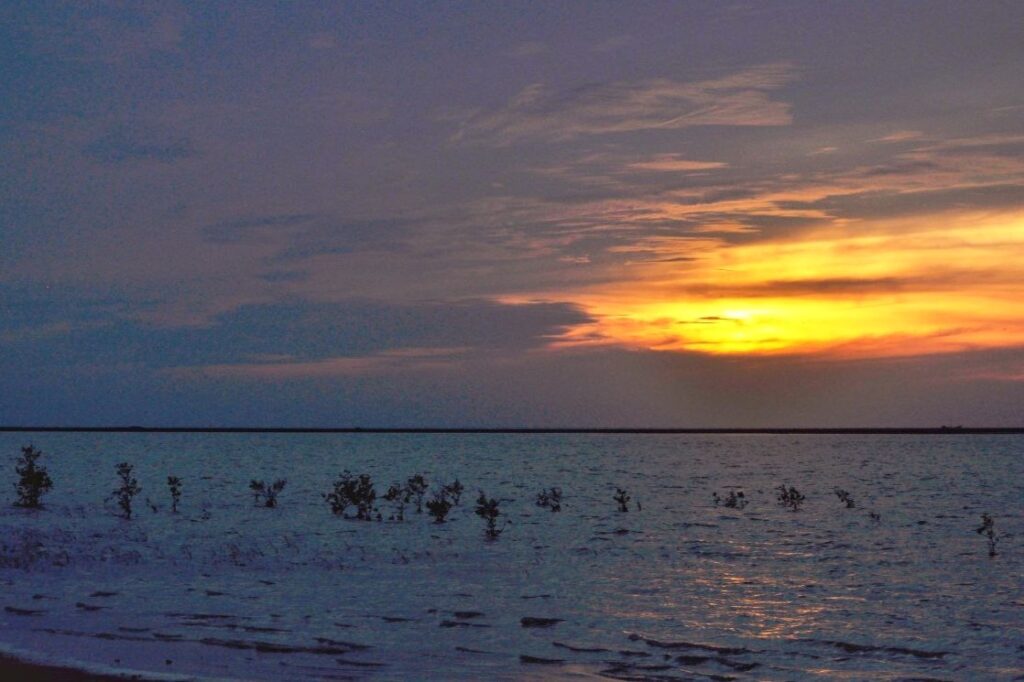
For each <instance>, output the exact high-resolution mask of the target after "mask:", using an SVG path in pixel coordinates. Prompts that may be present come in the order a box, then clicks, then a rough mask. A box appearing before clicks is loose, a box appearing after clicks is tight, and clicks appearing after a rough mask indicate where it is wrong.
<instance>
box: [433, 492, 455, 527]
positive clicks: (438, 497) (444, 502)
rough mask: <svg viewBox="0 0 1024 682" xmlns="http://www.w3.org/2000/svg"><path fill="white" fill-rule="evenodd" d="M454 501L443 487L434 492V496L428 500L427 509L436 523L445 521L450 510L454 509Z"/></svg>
mask: <svg viewBox="0 0 1024 682" xmlns="http://www.w3.org/2000/svg"><path fill="white" fill-rule="evenodd" d="M453 506H454V505H453V503H452V501H451V500H449V499H448V494H447V493H446V492H445V491H444V489H443V488H442V489H441V490H438V491H436V492H435V493H434V496H433V497H432V498H431V499H429V500H427V511H428V512H430V515H431V516H433V517H434V523H444V519H445V517H446V516H448V512H450V511H451V510H452V507H453Z"/></svg>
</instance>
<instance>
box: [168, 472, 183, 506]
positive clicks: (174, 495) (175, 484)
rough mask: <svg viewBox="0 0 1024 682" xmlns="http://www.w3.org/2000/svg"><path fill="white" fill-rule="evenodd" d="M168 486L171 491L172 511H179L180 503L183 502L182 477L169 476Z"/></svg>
mask: <svg viewBox="0 0 1024 682" xmlns="http://www.w3.org/2000/svg"><path fill="white" fill-rule="evenodd" d="M167 488H168V489H169V490H170V491H171V513H172V514H177V513H178V503H179V502H181V479H180V478H178V477H177V476H168V477H167Z"/></svg>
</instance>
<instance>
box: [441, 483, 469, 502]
mask: <svg viewBox="0 0 1024 682" xmlns="http://www.w3.org/2000/svg"><path fill="white" fill-rule="evenodd" d="M441 490H442V491H443V492H444V494H445V495H447V496H448V497H449V498H450V499H451V501H452V503H453V504H456V505H458V503H459V500H461V499H462V491H463V490H465V488H463V487H462V483H460V482H459V479H457V478H456V479H455V480H454V481H452V482H451V483H449V484H448V485H445V486H441Z"/></svg>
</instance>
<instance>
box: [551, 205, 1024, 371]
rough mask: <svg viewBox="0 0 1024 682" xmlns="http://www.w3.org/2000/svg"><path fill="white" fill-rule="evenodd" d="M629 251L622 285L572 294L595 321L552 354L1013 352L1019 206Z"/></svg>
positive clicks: (1022, 296)
mask: <svg viewBox="0 0 1024 682" xmlns="http://www.w3.org/2000/svg"><path fill="white" fill-rule="evenodd" d="M630 248H632V249H633V250H636V251H645V252H646V254H647V256H648V257H647V258H646V259H642V260H638V261H634V265H633V266H632V269H631V270H630V271H629V273H628V275H629V276H628V278H625V277H624V278H623V279H621V280H619V281H618V282H616V283H614V284H600V285H595V286H593V287H591V288H589V289H587V290H583V291H578V292H576V293H575V294H574V295H572V296H571V297H570V298H571V300H572V301H573V302H574V303H577V304H579V305H581V306H583V307H584V308H585V309H586V310H587V311H588V313H589V314H590V315H592V316H593V317H594V318H595V321H594V322H591V323H587V324H583V325H580V326H577V327H575V328H573V329H572V330H570V331H569V332H568V333H567V334H565V335H563V336H562V337H561V338H560V339H558V341H557V342H556V343H555V345H556V346H558V347H565V346H576V345H600V344H611V345H620V346H627V347H634V348H647V349H655V350H679V351H700V352H705V353H713V354H753V355H768V354H821V355H824V356H828V357H885V356H904V355H920V354H930V353H942V352H954V351H964V350H971V349H982V348H999V347H1006V346H1015V345H1024V270H1021V268H1020V263H1021V262H1024V214H1021V213H1019V212H1017V213H1002V214H979V213H973V214H944V215H935V216H922V217H917V218H914V219H908V220H904V221H890V222H880V223H875V224H867V223H852V224H850V225H848V226H845V227H835V226H833V227H828V228H823V229H820V230H818V231H815V232H813V233H810V234H808V233H803V234H801V235H800V236H799V237H793V238H789V239H780V240H773V241H760V242H756V243H748V244H739V245H731V244H727V243H725V242H723V241H718V240H715V239H692V238H689V239H687V238H658V239H651V240H646V241H644V242H641V243H639V244H637V245H634V246H633V247H630ZM559 296H561V297H563V299H564V298H565V294H564V292H562V293H560V294H559Z"/></svg>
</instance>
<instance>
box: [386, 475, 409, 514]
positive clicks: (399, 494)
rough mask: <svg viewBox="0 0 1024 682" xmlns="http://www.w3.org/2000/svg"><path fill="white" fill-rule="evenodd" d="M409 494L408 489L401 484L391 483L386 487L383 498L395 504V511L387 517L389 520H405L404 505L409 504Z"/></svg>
mask: <svg viewBox="0 0 1024 682" xmlns="http://www.w3.org/2000/svg"><path fill="white" fill-rule="evenodd" d="M410 496H411V494H410V493H409V489H408V488H406V487H405V486H403V485H398V484H397V483H393V484H392V485H390V486H389V487H388V491H387V492H386V493H384V499H385V500H387V501H388V502H391V503H392V504H394V505H395V511H394V513H393V514H392V515H391V516H390V517H389V518H390V520H391V521H405V505H407V504H409V498H410Z"/></svg>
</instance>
